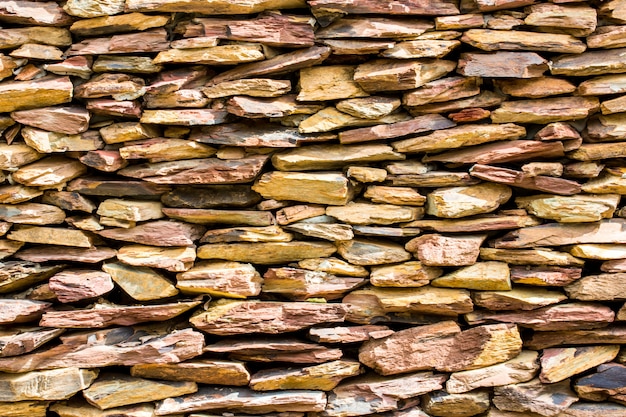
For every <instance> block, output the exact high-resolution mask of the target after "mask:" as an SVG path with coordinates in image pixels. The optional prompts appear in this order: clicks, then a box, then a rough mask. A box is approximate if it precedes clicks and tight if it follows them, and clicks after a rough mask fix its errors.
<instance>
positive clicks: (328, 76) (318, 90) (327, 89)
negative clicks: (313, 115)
mask: <svg viewBox="0 0 626 417" xmlns="http://www.w3.org/2000/svg"><path fill="white" fill-rule="evenodd" d="M355 68H356V67H354V66H351V65H332V66H317V67H311V68H304V69H301V70H300V82H299V84H298V85H299V87H300V92H299V94H298V97H297V100H299V101H322V100H337V99H343V98H354V97H365V96H367V93H366V92H365V91H363V90H362V89H361V87H359V85H358V84H357V83H356V82H355V81H354V71H355Z"/></svg>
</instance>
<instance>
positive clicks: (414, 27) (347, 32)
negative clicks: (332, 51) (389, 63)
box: [315, 16, 433, 39]
mask: <svg viewBox="0 0 626 417" xmlns="http://www.w3.org/2000/svg"><path fill="white" fill-rule="evenodd" d="M432 28H433V24H432V22H430V21H428V20H424V19H398V18H386V17H370V16H367V17H360V16H358V17H343V18H340V19H337V20H335V21H334V22H332V23H331V24H330V25H328V26H326V27H324V28H321V29H320V30H318V31H316V33H315V36H316V38H320V39H336V38H340V39H341V38H366V39H367V38H373V39H381V38H382V39H406V38H412V37H416V36H419V35H421V34H422V33H424V32H426V31H427V30H428V29H432Z"/></svg>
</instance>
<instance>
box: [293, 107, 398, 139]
mask: <svg viewBox="0 0 626 417" xmlns="http://www.w3.org/2000/svg"><path fill="white" fill-rule="evenodd" d="M409 118H410V116H409V115H408V114H406V113H403V112H398V113H392V114H389V115H387V116H382V117H379V118H378V119H366V118H360V117H354V116H351V115H349V114H347V113H343V112H341V111H339V110H337V109H336V108H334V107H326V108H324V109H322V110H320V111H318V112H317V113H315V114H314V115H312V116H310V117H309V118H307V119H305V120H303V121H302V122H300V124H299V125H298V131H299V132H300V133H319V132H330V131H332V130H337V129H344V128H349V127H361V126H373V125H381V124H393V123H400V122H404V121H407V120H408V119H409Z"/></svg>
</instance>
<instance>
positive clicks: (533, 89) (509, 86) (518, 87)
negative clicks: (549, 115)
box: [496, 34, 576, 98]
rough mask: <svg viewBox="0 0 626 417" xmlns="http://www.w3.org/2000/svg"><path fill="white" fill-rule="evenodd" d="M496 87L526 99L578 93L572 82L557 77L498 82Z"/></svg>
mask: <svg viewBox="0 0 626 417" xmlns="http://www.w3.org/2000/svg"><path fill="white" fill-rule="evenodd" d="M537 35H539V36H543V35H544V34H537ZM496 85H497V86H498V87H499V88H500V89H501V90H502V92H503V93H504V94H509V95H512V96H514V97H524V98H544V97H548V96H555V95H560V94H569V93H573V92H574V91H576V86H575V85H574V84H572V83H571V82H570V81H568V80H565V79H562V78H556V77H538V78H530V79H523V80H520V79H511V80H498V81H497V82H496Z"/></svg>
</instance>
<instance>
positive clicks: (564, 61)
mask: <svg viewBox="0 0 626 417" xmlns="http://www.w3.org/2000/svg"><path fill="white" fill-rule="evenodd" d="M623 53H624V48H616V49H610V50H604V51H587V52H583V53H582V54H575V55H573V54H572V55H562V56H558V57H556V58H554V59H553V60H552V65H551V66H550V71H551V72H552V74H553V75H570V76H577V77H580V76H590V75H603V74H613V73H621V72H624V71H626V60H625V59H624V56H623Z"/></svg>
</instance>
